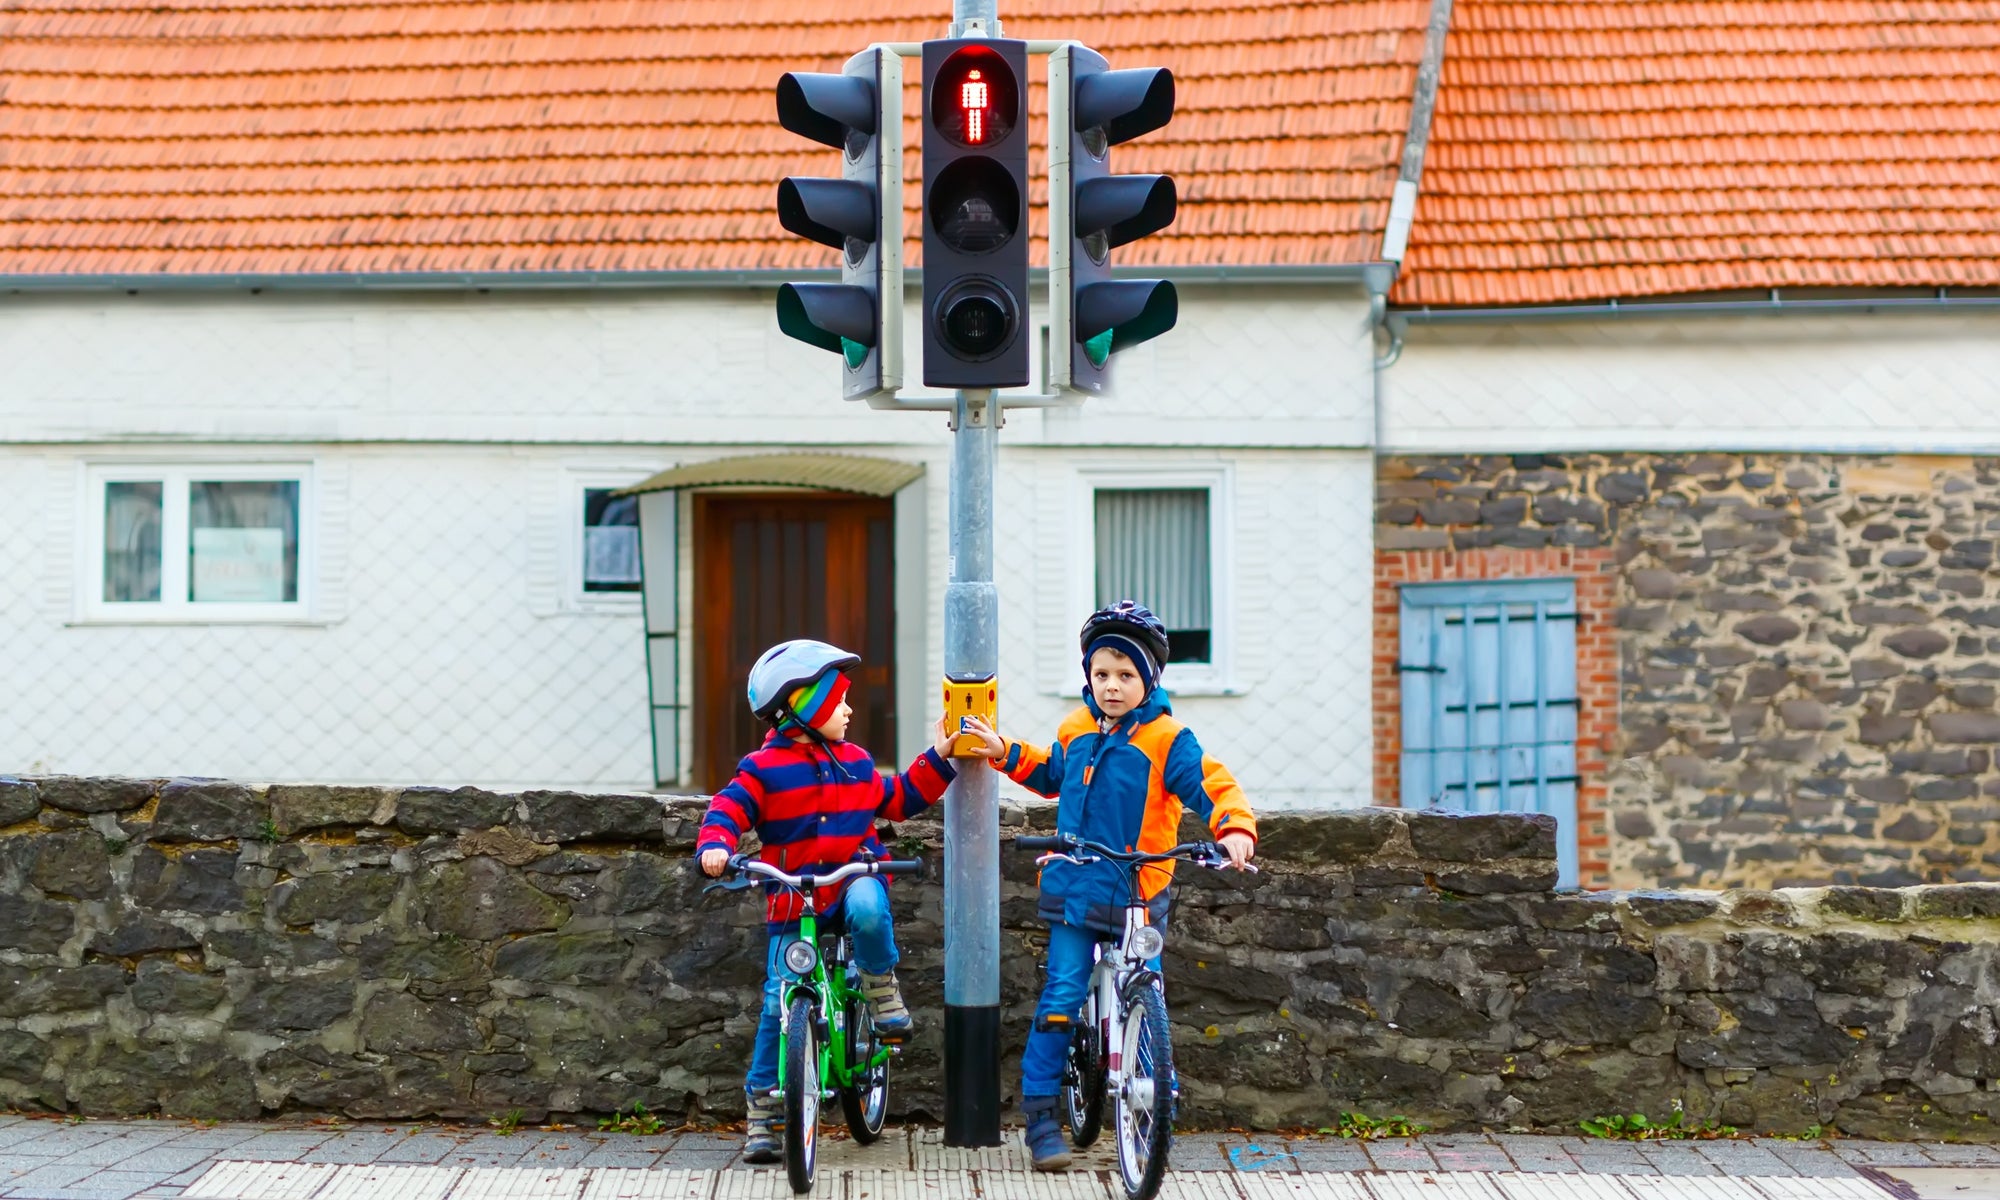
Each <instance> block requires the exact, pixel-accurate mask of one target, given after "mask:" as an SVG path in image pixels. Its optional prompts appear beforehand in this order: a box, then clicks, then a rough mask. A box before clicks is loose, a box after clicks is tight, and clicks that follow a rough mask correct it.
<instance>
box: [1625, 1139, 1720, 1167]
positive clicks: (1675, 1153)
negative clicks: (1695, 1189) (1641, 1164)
mask: <svg viewBox="0 0 2000 1200" xmlns="http://www.w3.org/2000/svg"><path fill="white" fill-rule="evenodd" d="M1639 1154H1640V1156H1641V1157H1643V1158H1644V1159H1645V1160H1646V1161H1647V1162H1649V1163H1651V1164H1653V1166H1655V1167H1656V1168H1658V1169H1659V1172H1660V1174H1662V1175H1720V1174H1722V1169H1721V1168H1720V1167H1717V1166H1716V1165H1715V1164H1714V1163H1712V1162H1710V1161H1709V1160H1707V1159H1705V1158H1703V1157H1702V1156H1701V1155H1700V1154H1698V1153H1696V1152H1695V1149H1694V1147H1692V1146H1676V1145H1672V1144H1664V1145H1663V1144H1660V1143H1647V1144H1642V1145H1641V1146H1640V1147H1639Z"/></svg>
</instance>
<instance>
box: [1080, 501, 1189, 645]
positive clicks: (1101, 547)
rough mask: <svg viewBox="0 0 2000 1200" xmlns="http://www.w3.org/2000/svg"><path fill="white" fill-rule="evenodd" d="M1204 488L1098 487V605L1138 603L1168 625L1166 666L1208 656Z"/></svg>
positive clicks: (1099, 606)
mask: <svg viewBox="0 0 2000 1200" xmlns="http://www.w3.org/2000/svg"><path fill="white" fill-rule="evenodd" d="M1208 531H1209V519H1208V489H1207V488H1100V489H1099V490H1098V492H1097V531H1096V532H1097V536H1096V543H1097V598H1096V605H1095V606H1096V607H1098V608H1102V607H1104V606H1105V605H1107V604H1116V603H1117V602H1118V601H1120V600H1137V601H1138V602H1139V603H1141V604H1143V605H1145V606H1146V607H1147V608H1150V609H1152V610H1153V614H1154V615H1155V616H1157V617H1159V618H1160V620H1161V622H1162V623H1164V624H1165V625H1166V627H1167V644H1168V645H1169V646H1170V647H1171V651H1170V653H1169V655H1168V658H1167V661H1168V662H1171V663H1206V662H1210V661H1212V660H1213V650H1214V619H1213V616H1212V614H1213V612H1214V605H1213V603H1212V602H1211V599H1212V598H1211V596H1210V587H1211V584H1212V582H1213V578H1214V571H1213V568H1212V567H1211V566H1210V563H1209V553H1208Z"/></svg>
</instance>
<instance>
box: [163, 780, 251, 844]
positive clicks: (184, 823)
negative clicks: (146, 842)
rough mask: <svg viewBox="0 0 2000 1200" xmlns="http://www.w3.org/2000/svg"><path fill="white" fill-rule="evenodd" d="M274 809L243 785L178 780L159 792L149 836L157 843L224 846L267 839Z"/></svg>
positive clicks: (166, 785) (220, 781)
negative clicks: (157, 805)
mask: <svg viewBox="0 0 2000 1200" xmlns="http://www.w3.org/2000/svg"><path fill="white" fill-rule="evenodd" d="M270 817H271V807H270V805H269V804H267V803H265V801H264V798H263V797H261V796H259V795H257V794H256V793H254V792H252V791H251V790H250V789H249V788H247V787H244V786H243V785H242V784H240V783H230V782H227V781H226V780H220V779H175V780H171V781H169V782H168V783H166V784H165V785H164V786H162V787H161V788H160V806H159V808H158V809H156V810H155V811H154V814H153V825H152V829H151V830H150V831H149V832H148V834H147V836H148V837H149V838H150V839H151V840H152V841H156V842H225V841H232V840H236V839H240V838H259V837H263V836H265V833H266V830H265V825H266V822H268V821H269V820H270Z"/></svg>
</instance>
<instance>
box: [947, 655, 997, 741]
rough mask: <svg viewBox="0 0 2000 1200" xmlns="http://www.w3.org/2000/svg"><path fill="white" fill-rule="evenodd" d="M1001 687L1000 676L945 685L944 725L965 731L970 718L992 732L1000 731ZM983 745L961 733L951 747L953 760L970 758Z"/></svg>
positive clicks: (961, 680)
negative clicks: (980, 721)
mask: <svg viewBox="0 0 2000 1200" xmlns="http://www.w3.org/2000/svg"><path fill="white" fill-rule="evenodd" d="M999 713H1000V684H999V680H998V677H997V676H993V675H988V676H987V677H986V678H984V679H953V678H951V677H949V676H947V677H946V678H945V681H944V715H945V725H946V726H947V727H948V728H951V729H963V728H964V727H965V726H964V720H965V718H967V717H978V718H979V719H980V720H982V721H984V722H986V724H987V726H988V727H989V728H992V729H998V728H1000V720H999ZM979 746H980V741H979V739H978V738H977V737H975V736H973V735H972V734H969V733H961V734H959V735H958V737H957V738H955V739H953V741H952V743H951V754H952V757H953V758H959V757H963V756H971V755H972V754H973V752H974V751H976V750H978V749H979Z"/></svg>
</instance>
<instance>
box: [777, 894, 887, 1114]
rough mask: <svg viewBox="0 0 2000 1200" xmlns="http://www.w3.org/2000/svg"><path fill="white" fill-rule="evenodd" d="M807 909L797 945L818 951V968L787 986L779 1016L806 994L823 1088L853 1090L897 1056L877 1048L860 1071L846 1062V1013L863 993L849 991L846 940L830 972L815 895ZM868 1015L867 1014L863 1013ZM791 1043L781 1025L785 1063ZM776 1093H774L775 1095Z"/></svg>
mask: <svg viewBox="0 0 2000 1200" xmlns="http://www.w3.org/2000/svg"><path fill="white" fill-rule="evenodd" d="M803 898H804V900H805V908H804V909H803V910H802V911H801V912H800V913H799V936H798V940H799V941H802V942H804V943H806V944H807V945H809V946H811V947H812V948H813V969H812V973H811V974H810V975H803V976H799V977H797V978H795V979H792V980H790V981H788V982H787V983H786V984H785V986H784V987H783V988H782V989H781V990H780V992H779V994H778V996H779V998H778V1011H779V1012H781V1013H782V1012H786V1011H789V1010H790V1008H791V1005H792V1001H793V1000H795V999H797V998H798V997H799V996H800V995H801V994H804V995H805V996H806V998H807V999H808V1000H809V1001H810V1002H811V1003H812V1006H813V1011H814V1013H815V1014H816V1020H815V1021H814V1022H813V1023H814V1025H815V1026H816V1027H817V1031H818V1034H819V1039H818V1040H819V1056H818V1057H819V1078H820V1081H821V1089H822V1091H825V1092H829V1093H830V1092H831V1091H832V1090H833V1089H835V1088H843V1087H852V1086H853V1085H854V1082H855V1080H856V1079H858V1078H860V1077H862V1076H865V1075H867V1074H868V1072H870V1071H873V1070H874V1069H875V1068H876V1067H878V1066H880V1065H882V1064H883V1063H885V1062H887V1061H889V1057H890V1055H891V1054H892V1053H893V1051H891V1050H890V1048H889V1047H888V1046H887V1045H878V1046H876V1047H875V1053H874V1054H872V1055H870V1056H869V1059H868V1061H867V1062H866V1063H863V1064H860V1069H859V1070H852V1071H851V1070H849V1069H848V1063H847V1040H848V1039H849V1038H850V1037H852V1036H854V1031H853V1030H851V1029H849V1028H847V1013H848V1011H849V1006H850V1005H860V1004H861V993H860V992H859V991H857V990H856V989H854V988H853V987H851V986H849V984H848V981H847V965H848V956H847V938H846V937H845V936H841V937H838V938H835V939H833V943H834V948H835V957H836V958H837V959H838V960H839V963H840V967H841V969H840V970H839V971H837V972H836V971H829V970H827V960H828V955H827V954H826V953H825V947H823V946H822V945H821V944H820V939H819V911H818V905H817V904H816V903H815V902H814V900H813V896H812V892H811V891H806V892H804V893H803ZM864 1011H865V1009H864ZM789 1044H790V1039H789V1036H788V1034H787V1031H786V1029H785V1026H784V1025H783V1023H780V1024H779V1026H778V1061H779V1062H781V1063H782V1062H784V1061H785V1052H786V1050H787V1049H788V1048H789ZM776 1093H777V1089H773V1094H774V1095H775V1094H776Z"/></svg>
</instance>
